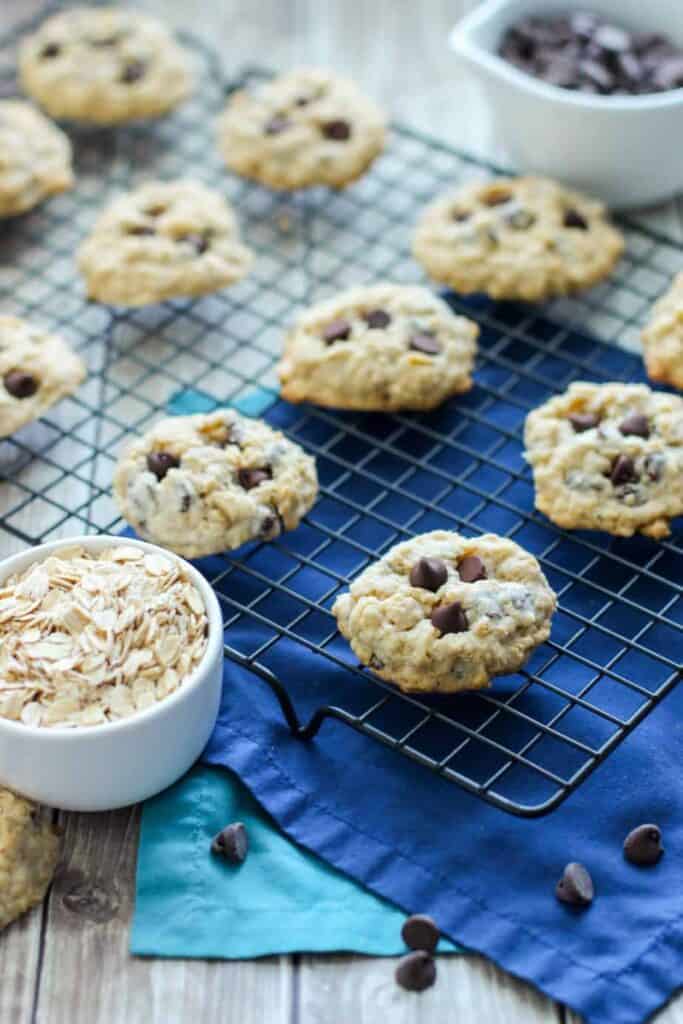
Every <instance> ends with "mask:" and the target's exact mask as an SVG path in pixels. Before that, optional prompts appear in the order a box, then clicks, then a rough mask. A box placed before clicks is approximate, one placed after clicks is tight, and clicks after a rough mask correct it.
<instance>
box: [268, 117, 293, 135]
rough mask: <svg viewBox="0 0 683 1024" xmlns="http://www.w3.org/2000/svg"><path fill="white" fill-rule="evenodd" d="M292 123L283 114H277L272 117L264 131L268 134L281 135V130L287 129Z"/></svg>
mask: <svg viewBox="0 0 683 1024" xmlns="http://www.w3.org/2000/svg"><path fill="white" fill-rule="evenodd" d="M291 123H292V122H291V121H290V120H289V119H288V118H286V117H283V116H282V115H281V114H276V115H275V116H274V117H271V119H270V121H268V123H267V124H266V126H265V128H264V129H263V131H264V133H265V134H266V135H279V134H280V132H285V131H287V129H288V128H289V127H290V125H291Z"/></svg>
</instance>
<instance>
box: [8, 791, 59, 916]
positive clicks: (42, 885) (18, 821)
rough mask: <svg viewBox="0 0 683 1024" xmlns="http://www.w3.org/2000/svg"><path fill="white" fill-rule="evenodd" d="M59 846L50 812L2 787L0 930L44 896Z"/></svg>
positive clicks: (53, 870) (57, 833)
mask: <svg viewBox="0 0 683 1024" xmlns="http://www.w3.org/2000/svg"><path fill="white" fill-rule="evenodd" d="M59 847H60V841H59V832H58V830H57V829H56V828H55V826H54V825H52V824H51V822H50V818H49V812H47V811H43V810H41V809H39V808H38V807H37V806H36V805H35V804H32V803H30V802H29V801H28V800H24V799H23V798H22V797H20V796H16V795H15V794H14V793H11V792H10V791H9V790H8V789H0V929H1V928H5V927H6V926H7V925H8V924H9V923H10V921H13V920H14V919H15V918H16V917H19V915H20V914H23V913H24V912H25V911H27V910H29V908H30V907H32V906H34V904H36V903H40V901H41V900H42V899H43V897H44V896H45V892H46V890H47V887H48V885H49V884H50V882H51V880H52V876H53V874H54V872H55V868H56V866H57V861H58V859H59Z"/></svg>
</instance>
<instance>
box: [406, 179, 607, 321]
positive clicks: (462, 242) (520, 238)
mask: <svg viewBox="0 0 683 1024" xmlns="http://www.w3.org/2000/svg"><path fill="white" fill-rule="evenodd" d="M623 248H624V243H623V239H622V236H621V235H620V233H619V232H618V231H617V230H616V228H614V227H612V225H611V224H610V223H609V221H608V220H607V216H606V211H605V207H604V206H603V205H602V203H600V202H598V201H597V200H594V199H591V198H589V197H588V196H584V195H581V194H580V193H578V192H572V191H570V190H568V189H565V188H564V187H563V186H562V185H558V184H557V183H556V182H554V181H550V180H548V179H546V178H534V177H526V178H497V179H494V180H493V181H483V182H482V181H479V182H474V183H470V184H468V185H465V186H463V187H462V188H460V189H457V190H455V191H454V192H452V193H450V194H448V195H446V196H442V197H441V198H439V199H437V200H436V201H435V202H433V203H432V204H431V205H430V206H428V207H427V209H426V210H425V211H424V213H423V214H422V216H421V218H420V221H419V223H418V225H417V229H416V232H415V238H414V242H413V252H414V254H415V258H416V259H417V260H418V261H419V262H420V263H421V264H422V265H423V266H424V268H425V270H426V271H427V273H428V274H429V275H430V276H431V277H433V278H434V279H435V280H437V281H443V282H444V283H445V284H448V285H450V286H451V287H453V288H455V289H456V290H457V291H459V292H463V293H469V292H485V293H486V294H487V295H490V296H491V297H492V298H494V299H523V300H527V301H540V300H542V299H546V298H548V297H550V296H552V295H565V294H568V293H570V292H574V291H578V290H579V289H582V288H588V287H590V286H591V285H594V284H597V282H598V281H601V280H602V279H603V278H605V277H607V276H608V274H609V273H610V272H611V270H612V268H613V267H614V265H615V263H616V262H617V260H618V259H619V257H620V256H621V254H622V251H623Z"/></svg>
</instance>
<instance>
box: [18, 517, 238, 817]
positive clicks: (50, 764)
mask: <svg viewBox="0 0 683 1024" xmlns="http://www.w3.org/2000/svg"><path fill="white" fill-rule="evenodd" d="M122 543H125V544H126V545H127V546H128V545H134V546H135V547H139V548H142V549H143V550H144V551H147V552H151V553H157V554H159V553H162V554H164V555H166V556H167V557H170V558H177V559H178V561H180V562H182V563H183V567H184V569H185V571H186V572H187V575H188V576H189V578H190V579H191V580H192V582H193V583H194V584H195V585H196V587H197V589H198V590H199V592H200V594H201V595H202V598H203V600H204V605H205V607H206V614H207V617H208V621H209V636H208V642H207V648H206V651H205V653H204V657H203V658H202V660H201V662H200V663H199V665H198V666H197V668H196V669H195V671H194V672H193V673H192V675H191V676H190V677H189V678H188V679H187V680H186V681H185V682H184V683H183V684H182V685H181V686H180V687H179V688H178V689H177V690H175V691H174V692H173V693H171V694H170V695H169V696H168V697H166V698H164V700H161V701H159V703H158V704H155V705H154V706H153V707H150V708H147V709H145V710H144V711H140V712H138V713H136V714H134V715H131V716H130V717H129V718H123V719H121V720H119V721H116V722H108V723H106V724H105V725H95V726H88V727H78V728H54V729H44V728H38V727H37V726H28V725H22V724H21V723H18V722H13V721H10V720H9V719H7V718H2V717H0V785H3V786H7V787H8V788H9V789H13V790H16V791H17V792H18V793H22V794H23V795H24V796H27V797H31V798H32V799H34V800H37V801H39V802H40V803H44V804H48V805H49V806H51V807H60V808H63V809H64V810H69V811H104V810H111V809H113V808H115V807H124V806H126V805H127V804H132V803H137V802H138V801H139V800H144V799H146V798H147V797H149V796H153V795H154V794H155V793H158V792H159V791H160V790H162V789H165V788H166V786H170V785H171V783H172V782H175V781H176V779H178V778H180V776H181V775H182V774H183V773H184V772H185V771H187V769H188V768H189V767H190V765H191V764H192V763H193V762H194V761H195V760H196V759H197V757H198V756H199V754H200V753H201V751H202V749H203V747H204V745H205V744H206V741H207V740H208V738H209V736H210V734H211V730H212V729H213V726H214V723H215V721H216V716H217V714H218V706H219V703H220V695H221V682H222V676H223V622H222V618H221V610H220V606H219V604H218V600H217V598H216V595H215V594H214V592H213V590H212V588H211V587H210V585H209V584H208V583H207V582H206V580H205V579H204V577H203V576H202V575H201V573H199V572H197V570H196V569H194V568H193V567H192V566H191V565H189V564H188V563H187V562H185V561H184V560H183V559H181V558H178V556H177V555H173V554H172V553H171V552H170V551H165V550H163V549H162V548H158V547H156V546H155V545H154V544H145V543H143V542H142V541H138V540H131V539H129V538H125V539H124V538H121V537H112V536H107V535H103V536H89V537H68V538H65V539H64V540H59V541H54V542H52V543H50V544H42V545H40V547H36V548H32V549H31V550H29V551H23V552H21V553H20V554H18V555H14V556H12V557H11V558H7V559H6V560H5V561H4V562H2V563H0V582H2V581H3V580H5V579H6V578H7V577H8V576H9V575H11V574H12V573H16V572H21V571H22V570H23V569H25V568H27V567H28V566H29V565H30V564H31V563H32V562H36V561H42V560H43V559H44V558H45V557H46V556H47V555H48V554H49V553H50V552H52V551H55V550H57V549H59V548H63V547H66V546H67V545H68V546H71V545H72V544H80V545H82V546H83V547H84V548H87V549H88V550H89V551H93V552H95V551H101V550H102V548H104V547H108V546H110V545H120V544H122Z"/></svg>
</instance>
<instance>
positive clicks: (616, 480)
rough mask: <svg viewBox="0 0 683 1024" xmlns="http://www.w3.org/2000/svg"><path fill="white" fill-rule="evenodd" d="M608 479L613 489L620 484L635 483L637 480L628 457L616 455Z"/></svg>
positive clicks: (631, 460)
mask: <svg viewBox="0 0 683 1024" xmlns="http://www.w3.org/2000/svg"><path fill="white" fill-rule="evenodd" d="M609 478H610V480H611V481H612V483H613V484H614V486H615V487H619V486H620V485H621V484H629V483H635V481H637V480H638V474H637V473H636V468H635V464H634V462H633V459H632V458H630V457H629V456H628V455H617V457H616V459H615V460H614V462H613V463H612V467H611V469H610V473H609Z"/></svg>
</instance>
